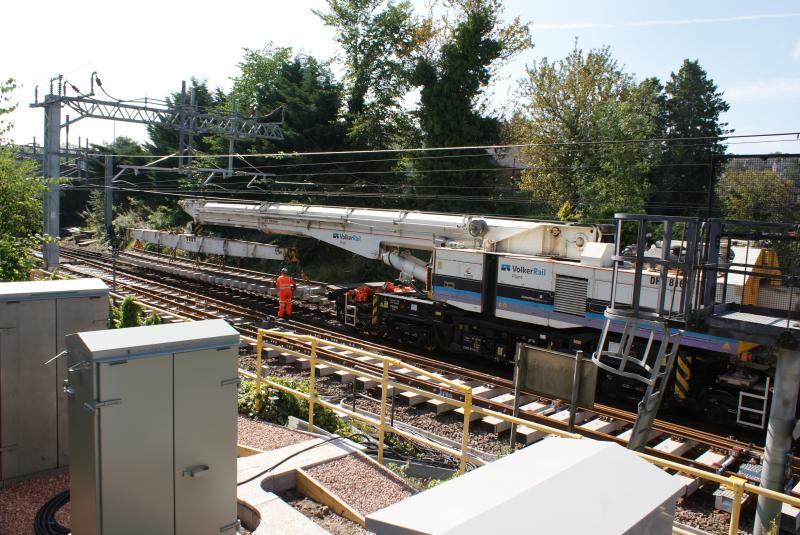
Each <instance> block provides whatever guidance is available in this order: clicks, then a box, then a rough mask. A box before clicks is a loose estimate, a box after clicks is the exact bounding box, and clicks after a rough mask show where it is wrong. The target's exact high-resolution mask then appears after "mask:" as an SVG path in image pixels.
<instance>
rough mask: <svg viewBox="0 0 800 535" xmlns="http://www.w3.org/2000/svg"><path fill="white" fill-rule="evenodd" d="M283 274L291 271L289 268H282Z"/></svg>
mask: <svg viewBox="0 0 800 535" xmlns="http://www.w3.org/2000/svg"><path fill="white" fill-rule="evenodd" d="M281 273H289V270H288V269H287V268H281Z"/></svg>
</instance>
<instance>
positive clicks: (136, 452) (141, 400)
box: [96, 354, 175, 535]
mask: <svg viewBox="0 0 800 535" xmlns="http://www.w3.org/2000/svg"><path fill="white" fill-rule="evenodd" d="M97 373H98V384H99V388H98V399H97V400H96V401H99V402H101V406H100V407H99V408H98V409H96V410H97V412H99V434H100V441H99V450H100V504H101V508H102V510H101V515H102V517H101V525H102V530H101V533H102V534H103V535H142V534H144V533H147V534H152V535H162V534H163V535H169V534H172V533H173V530H174V522H175V520H174V515H173V496H174V493H173V486H172V474H173V457H172V445H173V437H172V425H173V419H172V355H170V354H168V355H165V356H161V357H150V358H143V359H134V360H130V361H127V362H125V363H124V364H99V365H98V371H97ZM112 400H120V402H119V403H117V404H105V405H103V403H102V402H109V401H112Z"/></svg>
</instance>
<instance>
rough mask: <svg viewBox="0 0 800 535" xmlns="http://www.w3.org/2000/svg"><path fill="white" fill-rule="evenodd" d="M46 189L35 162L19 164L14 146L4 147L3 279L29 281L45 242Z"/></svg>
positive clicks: (0, 178)
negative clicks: (37, 251)
mask: <svg viewBox="0 0 800 535" xmlns="http://www.w3.org/2000/svg"><path fill="white" fill-rule="evenodd" d="M44 187H45V182H44V180H43V179H41V178H39V177H37V176H36V165H35V163H34V162H32V161H19V160H17V159H16V158H15V157H14V152H13V151H12V149H11V148H10V147H0V280H3V281H19V280H26V279H28V278H29V275H30V271H31V269H32V268H33V266H34V265H35V259H34V258H33V256H32V254H31V251H32V249H33V248H34V247H36V246H37V245H39V244H40V243H41V240H42V236H41V234H42V210H43V208H42V194H43V192H44Z"/></svg>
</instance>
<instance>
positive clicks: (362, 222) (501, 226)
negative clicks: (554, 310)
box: [180, 199, 600, 280]
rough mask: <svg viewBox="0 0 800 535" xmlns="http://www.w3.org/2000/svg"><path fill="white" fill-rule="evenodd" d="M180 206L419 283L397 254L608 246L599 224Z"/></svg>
mask: <svg viewBox="0 0 800 535" xmlns="http://www.w3.org/2000/svg"><path fill="white" fill-rule="evenodd" d="M180 204H181V206H182V207H183V209H184V211H186V212H187V213H188V214H189V215H190V216H192V218H193V219H194V221H195V222H196V223H200V224H203V225H220V226H230V227H240V228H250V229H257V230H260V231H262V232H264V233H267V234H283V235H291V236H304V237H309V238H314V239H317V240H319V241H322V242H325V243H329V244H331V245H334V246H336V247H340V248H342V249H345V250H348V251H350V252H352V253H355V254H358V255H360V256H363V257H366V258H373V259H381V260H383V261H384V262H385V263H386V264H388V265H390V266H392V267H395V268H397V269H399V270H401V271H403V272H404V273H407V274H409V275H411V276H413V277H414V278H417V279H419V280H425V278H424V272H425V270H424V265H425V262H424V261H422V260H419V259H417V258H414V257H413V256H411V255H409V254H407V253H403V254H397V253H396V251H397V250H401V249H410V250H419V251H432V250H434V249H436V248H437V247H445V248H452V249H466V248H469V249H480V250H484V251H494V252H506V253H513V254H525V255H537V256H550V257H555V258H564V259H572V260H580V258H581V250H582V248H583V245H584V244H586V243H588V242H595V241H600V231H599V229H598V228H597V226H595V225H576V224H569V223H552V222H538V221H528V220H519V219H505V218H491V217H481V216H475V215H456V214H440V213H430V212H417V211H407V210H380V209H371V208H347V207H339V206H316V205H304V204H286V203H255V202H254V203H233V202H211V201H206V200H200V199H191V200H184V201H181V202H180ZM392 251H395V253H392Z"/></svg>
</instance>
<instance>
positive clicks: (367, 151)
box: [93, 131, 800, 158]
mask: <svg viewBox="0 0 800 535" xmlns="http://www.w3.org/2000/svg"><path fill="white" fill-rule="evenodd" d="M779 136H783V137H786V136H794V137H795V139H781V140H766V141H752V142H746V143H769V142H782V141H795V140H797V139H800V131H793V132H773V133H762V134H729V135H723V136H697V137H677V138H670V137H655V138H643V139H604V140H596V141H561V142H549V143H509V144H503V145H464V146H448V147H416V148H398V149H360V150H339V151H312V152H266V153H253V154H246V155H242V154H239V153H233V154H211V155H207V156H210V157H213V158H226V157H248V158H256V157H258V158H303V157H308V156H338V155H349V154H382V153H386V154H398V153H406V152H411V153H414V152H437V151H438V152H448V151H461V150H484V151H486V150H499V149H515V148H533V147H582V146H596V145H626V144H640V143H675V142H686V141H710V142H719V141H724V140H729V139H751V138H766V137H779ZM106 154H107V153H98V154H96V155H98V156H100V155H102V156H105V155H106ZM93 155H95V154H93ZM114 156H124V157H128V158H164V157H167V156H172V157H174V158H181V157H183V158H185V157H186V156H176V155H171V154H166V155H147V154H135V155H128V154H114ZM481 156H483V155H481Z"/></svg>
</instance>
